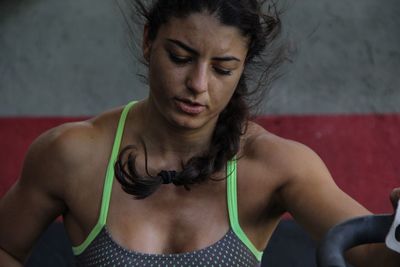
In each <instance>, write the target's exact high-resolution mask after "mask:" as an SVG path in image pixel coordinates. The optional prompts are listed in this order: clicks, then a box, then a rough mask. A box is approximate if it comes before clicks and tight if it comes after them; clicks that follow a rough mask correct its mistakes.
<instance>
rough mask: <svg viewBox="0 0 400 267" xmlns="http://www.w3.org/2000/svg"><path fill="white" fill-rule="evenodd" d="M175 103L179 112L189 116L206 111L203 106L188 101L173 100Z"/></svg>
mask: <svg viewBox="0 0 400 267" xmlns="http://www.w3.org/2000/svg"><path fill="white" fill-rule="evenodd" d="M175 103H176V106H177V107H178V109H179V110H180V111H182V112H184V113H186V114H189V115H198V114H200V113H201V112H203V111H204V110H205V109H206V106H205V105H202V104H200V103H198V102H193V101H191V100H189V99H175Z"/></svg>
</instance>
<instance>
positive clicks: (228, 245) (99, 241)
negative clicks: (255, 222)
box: [72, 102, 262, 267]
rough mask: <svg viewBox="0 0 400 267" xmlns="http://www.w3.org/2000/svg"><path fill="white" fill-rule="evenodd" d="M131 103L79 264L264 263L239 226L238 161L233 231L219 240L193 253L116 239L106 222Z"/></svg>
mask: <svg viewBox="0 0 400 267" xmlns="http://www.w3.org/2000/svg"><path fill="white" fill-rule="evenodd" d="M134 103H135V102H131V103H129V104H128V105H126V107H125V108H124V110H123V111H122V114H121V118H120V121H119V124H118V128H117V132H116V136H115V140H114V145H113V149H112V153H111V157H110V161H109V164H108V168H107V173H106V178H105V183H104V188H103V196H102V203H101V208H100V215H99V219H98V222H97V224H96V226H95V227H94V228H93V229H92V231H91V232H90V234H89V236H88V237H87V238H86V240H85V241H84V242H83V243H82V244H81V245H79V246H76V247H72V250H73V252H74V255H75V262H76V265H77V266H78V267H86V266H99V267H102V266H163V267H164V266H170V267H181V266H215V267H225V266H226V267H228V266H240V267H254V266H260V263H261V258H262V252H261V251H258V250H257V249H256V247H255V246H254V245H253V244H252V243H251V241H250V240H249V239H248V238H247V236H246V234H245V233H244V232H243V230H242V229H241V227H240V225H239V219H238V212H237V198H236V195H237V194H236V192H237V188H236V160H235V159H233V160H231V161H229V162H228V164H227V174H228V176H227V203H228V211H229V212H228V213H229V221H230V229H229V231H228V232H227V233H226V234H225V235H224V236H223V237H222V239H220V240H219V241H217V242H216V243H214V244H212V245H210V246H208V247H206V248H203V249H200V250H196V251H193V252H185V253H176V254H147V253H141V252H136V251H132V250H128V249H126V248H124V247H122V246H121V245H119V244H118V243H117V242H116V241H114V240H113V237H112V236H111V234H110V233H109V231H108V230H107V226H106V221H107V213H108V206H109V202H110V197H111V188H112V182H113V179H114V170H113V168H114V163H115V161H116V159H117V156H118V151H119V148H120V144H121V138H122V133H123V129H124V125H125V120H126V116H127V113H128V111H129V109H130V108H131V107H132V105H134Z"/></svg>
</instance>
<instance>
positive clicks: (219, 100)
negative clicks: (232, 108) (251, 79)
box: [210, 80, 238, 111]
mask: <svg viewBox="0 0 400 267" xmlns="http://www.w3.org/2000/svg"><path fill="white" fill-rule="evenodd" d="M237 84H238V81H236V80H235V81H230V82H219V86H217V87H216V88H215V90H212V91H211V92H210V99H214V100H215V101H213V102H214V104H215V105H217V106H218V109H219V110H220V111H222V110H223V109H224V108H225V107H226V105H228V103H229V101H230V99H231V97H232V95H233V93H234V92H235V89H236V86H237Z"/></svg>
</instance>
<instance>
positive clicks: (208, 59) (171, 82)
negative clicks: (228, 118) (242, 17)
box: [143, 13, 247, 129]
mask: <svg viewBox="0 0 400 267" xmlns="http://www.w3.org/2000/svg"><path fill="white" fill-rule="evenodd" d="M143 52H144V57H145V59H146V60H148V63H149V84H150V95H149V103H150V104H151V105H152V106H153V107H154V108H155V109H156V110H157V111H158V112H159V114H161V116H162V117H163V118H165V119H166V120H167V121H168V122H169V123H172V124H173V125H175V126H178V127H183V128H187V129H198V128H201V127H214V125H215V123H216V121H217V119H218V114H219V113H220V112H221V111H222V110H223V109H224V108H225V106H226V105H227V104H228V102H229V100H230V98H231V96H232V94H233V93H234V91H235V88H236V86H237V84H238V82H239V79H240V77H241V75H242V72H243V68H244V61H245V58H246V54H247V39H246V38H245V37H243V36H242V35H241V33H240V31H239V30H238V29H237V28H235V27H231V26H226V25H223V24H221V23H220V22H219V20H218V19H217V18H215V17H214V16H212V15H209V14H206V13H194V14H192V15H190V16H188V17H186V18H174V17H172V18H171V19H170V20H169V21H168V23H166V24H163V25H162V26H161V27H160V28H159V31H158V33H157V36H156V38H155V40H153V41H150V40H148V38H147V30H145V34H144V46H143Z"/></svg>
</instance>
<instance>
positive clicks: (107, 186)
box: [72, 101, 136, 255]
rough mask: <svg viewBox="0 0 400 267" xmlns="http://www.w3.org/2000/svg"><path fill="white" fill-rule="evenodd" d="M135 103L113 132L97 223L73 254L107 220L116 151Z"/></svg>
mask: <svg viewBox="0 0 400 267" xmlns="http://www.w3.org/2000/svg"><path fill="white" fill-rule="evenodd" d="M135 103H136V101H132V102H130V103H129V104H127V105H126V106H125V107H124V109H123V110H122V113H121V116H120V119H119V122H118V127H117V131H116V133H115V138H114V144H113V147H112V151H111V156H110V160H109V162H108V166H107V172H106V177H105V181H104V186H103V196H102V200H101V207H100V216H99V218H98V221H97V224H96V225H95V227H94V228H93V229H92V231H91V232H90V234H89V235H88V237H87V238H86V240H85V241H84V242H83V243H82V244H80V245H79V246H77V247H72V251H73V253H74V255H79V254H81V253H82V252H83V251H84V250H85V249H86V248H87V247H88V246H89V245H90V243H92V241H93V240H94V239H95V238H96V236H97V235H98V234H99V233H100V231H101V229H102V228H103V227H104V225H106V222H107V214H108V207H109V204H110V197H111V190H112V184H113V180H114V165H115V162H116V160H117V157H118V152H119V149H120V146H121V140H122V135H123V133H124V128H125V121H126V117H127V116H128V112H129V110H130V109H131V107H132V106H133V105H134V104H135Z"/></svg>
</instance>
